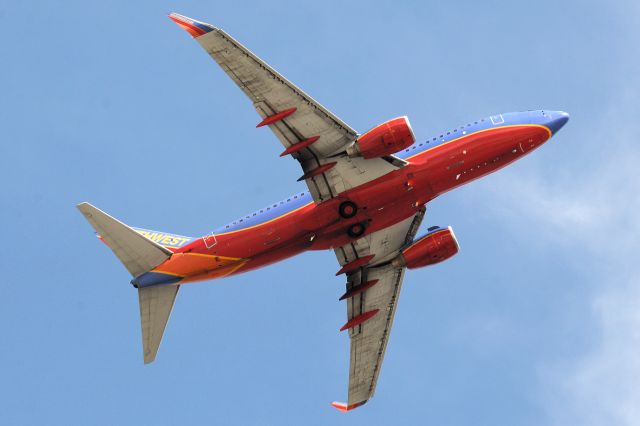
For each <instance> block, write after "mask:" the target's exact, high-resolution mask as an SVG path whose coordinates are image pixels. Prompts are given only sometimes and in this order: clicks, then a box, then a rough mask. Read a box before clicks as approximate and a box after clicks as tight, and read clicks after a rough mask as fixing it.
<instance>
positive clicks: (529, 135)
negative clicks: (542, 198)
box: [78, 14, 569, 411]
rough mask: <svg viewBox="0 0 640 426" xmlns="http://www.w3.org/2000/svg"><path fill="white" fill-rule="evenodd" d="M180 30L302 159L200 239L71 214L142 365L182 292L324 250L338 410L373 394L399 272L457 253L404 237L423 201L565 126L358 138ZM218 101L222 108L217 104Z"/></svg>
mask: <svg viewBox="0 0 640 426" xmlns="http://www.w3.org/2000/svg"><path fill="white" fill-rule="evenodd" d="M170 18H171V19H172V20H173V21H175V22H176V23H177V24H178V25H180V26H181V27H182V28H183V29H185V30H186V31H187V32H188V33H189V34H190V35H191V36H192V37H193V38H194V39H195V40H196V41H197V42H198V43H200V45H201V46H202V47H203V48H204V49H205V51H206V52H207V53H208V54H209V55H210V56H211V57H212V58H213V60H214V61H216V62H217V63H218V65H220V67H221V68H222V70H223V71H224V72H225V73H226V74H227V75H228V76H229V77H231V79H232V80H233V82H234V83H236V85H237V86H238V87H239V88H240V89H241V90H242V91H243V92H244V94H245V95H247V96H248V97H249V99H250V100H251V102H252V103H253V106H254V107H255V109H256V111H257V112H258V114H259V115H260V117H261V121H260V122H259V123H258V125H257V127H263V126H264V127H268V128H269V129H270V130H271V131H272V132H273V133H274V134H275V136H276V137H277V139H278V140H279V141H280V143H282V145H283V148H284V151H282V154H281V156H290V157H292V158H293V159H295V160H297V161H298V162H299V163H300V167H301V168H302V175H301V176H300V177H299V178H298V180H299V181H304V182H305V183H306V186H307V189H308V190H307V191H304V192H298V193H296V194H293V195H291V196H290V197H288V198H287V199H284V200H282V201H276V202H274V203H271V204H269V205H268V206H265V207H263V208H261V209H259V210H257V211H255V212H252V213H249V214H247V215H245V216H243V217H241V218H238V219H236V220H234V221H232V222H231V223H228V224H226V225H223V226H221V227H219V228H217V229H215V230H214V231H213V232H210V233H208V234H206V235H204V236H202V237H196V238H192V237H186V236H182V235H175V234H171V233H166V232H157V231H151V230H147V229H141V228H133V227H129V226H127V225H125V224H123V223H122V222H120V221H118V220H116V219H114V218H113V217H111V216H109V215H108V214H106V213H104V212H103V211H101V210H99V209H97V208H96V207H94V206H92V205H91V204H89V203H81V204H79V205H78V208H79V209H80V211H81V212H82V214H83V215H84V216H85V217H86V219H87V220H88V221H89V223H90V224H91V225H92V226H93V227H94V228H95V230H96V232H97V234H98V236H99V238H100V239H101V240H102V241H104V242H105V243H106V244H107V245H108V246H109V247H110V248H111V250H112V251H113V252H114V253H115V255H116V256H117V257H118V258H119V259H120V261H121V262H122V263H123V264H124V266H125V267H126V268H127V270H128V271H129V272H130V273H131V275H132V276H133V279H132V280H131V283H132V284H133V286H134V287H135V288H136V289H137V291H138V296H139V303H140V316H141V322H142V340H143V351H144V362H145V363H149V362H152V361H154V359H155V358H156V354H157V351H158V347H159V345H160V341H161V339H162V335H163V333H164V330H165V327H166V324H167V321H168V318H169V314H170V313H171V310H172V307H173V304H174V301H175V299H176V296H177V294H178V290H179V289H180V288H181V286H183V285H185V284H189V283H193V282H196V281H204V280H211V279H217V278H223V277H227V276H230V275H233V274H239V273H242V272H247V271H251V270H254V269H257V268H260V267H263V266H266V265H268V264H271V263H274V262H278V261H280V260H283V259H286V258H289V257H291V256H295V255H297V254H299V253H302V252H304V251H307V250H333V251H334V252H335V255H336V258H337V260H338V263H339V264H340V267H339V268H338V271H337V273H336V275H340V274H344V276H345V277H346V289H345V292H344V294H343V295H342V296H341V297H340V300H343V301H344V302H345V304H346V308H347V320H346V322H345V324H344V325H343V326H342V328H340V330H341V331H346V332H347V333H348V335H349V338H350V342H351V349H350V350H351V354H350V367H349V389H348V399H347V402H346V403H338V402H334V403H333V404H332V405H333V406H334V407H336V408H338V409H339V410H342V411H349V410H351V409H353V408H356V407H359V406H361V405H363V404H364V403H365V402H367V401H368V400H369V399H370V398H371V397H372V396H373V394H374V391H375V389H376V383H377V380H378V376H379V374H380V368H381V366H382V361H383V358H384V354H385V350H386V347H387V342H388V340H389V334H390V332H391V326H392V323H393V317H394V314H395V311H396V307H397V301H398V296H399V294H400V288H401V286H402V281H403V278H404V274H405V271H406V269H414V268H421V267H424V266H428V265H433V264H436V263H438V262H442V261H444V260H446V259H448V258H450V257H451V256H453V255H455V254H456V253H457V252H458V250H459V246H458V241H457V240H456V237H455V235H454V233H453V230H452V229H451V227H439V226H431V227H429V228H428V229H427V231H426V233H425V234H424V235H422V236H420V237H416V235H417V233H418V228H419V227H420V224H421V223H422V220H423V218H424V216H425V211H426V207H425V206H426V205H427V204H428V203H429V202H430V201H431V200H433V199H434V198H436V197H438V196H439V195H442V194H444V193H445V192H448V191H451V190H452V189H454V188H457V187H459V186H461V185H464V184H466V183H469V182H471V181H473V180H475V179H478V178H480V177H482V176H485V175H487V174H489V173H492V172H494V171H496V170H498V169H500V168H502V167H504V166H506V165H507V164H510V163H512V162H514V161H515V160H518V159H519V158H521V157H523V156H525V155H527V154H529V153H530V152H532V151H533V150H535V149H537V148H538V147H540V146H541V145H542V144H544V143H545V142H546V141H548V140H549V139H550V138H551V137H552V136H554V135H555V133H556V132H558V130H560V128H561V127H562V126H563V125H564V124H565V123H566V122H567V120H568V119H569V115H568V114H567V113H565V112H561V111H547V110H536V111H526V112H513V113H505V114H497V115H492V116H490V117H487V118H484V119H480V120H477V121H471V122H468V123H465V124H463V125H461V126H459V127H457V128H455V129H452V130H449V131H446V132H442V133H440V134H438V135H436V136H434V137H431V138H429V139H426V140H424V139H423V140H421V141H419V142H417V141H416V138H415V136H414V133H413V130H412V129H411V125H410V124H409V120H408V119H407V117H399V118H394V119H392V120H389V121H387V122H385V123H382V124H380V125H378V126H376V127H374V128H373V129H371V130H369V131H368V132H366V133H364V134H359V133H358V132H357V131H356V130H354V129H353V128H351V127H350V126H349V125H348V124H346V123H345V122H344V121H342V120H340V119H339V118H338V117H337V116H336V115H335V114H333V113H331V112H330V111H329V110H328V109H326V108H325V107H323V106H322V105H320V104H319V103H318V102H316V101H315V100H314V99H313V98H311V97H310V96H309V95H307V94H306V93H305V92H303V91H302V90H301V89H300V88H298V87H297V86H296V85H294V84H293V83H291V82H290V81H288V80H287V79H286V78H285V77H283V76H282V75H281V74H279V73H278V72H277V71H276V70H274V69H273V68H271V67H270V66H269V65H268V64H266V63H265V62H264V61H262V60H261V59H260V58H258V57H257V56H256V55H254V54H253V53H252V52H251V51H249V50H248V49H247V48H246V47H244V46H243V45H242V44H240V43H239V42H238V41H236V40H235V39H233V38H232V37H231V36H230V35H229V34H227V33H226V32H224V31H222V30H221V29H219V28H216V27H214V26H212V25H210V24H206V23H203V22H199V21H196V20H194V19H190V18H187V17H185V16H181V15H178V14H171V15H170ZM219 107H222V106H221V105H220V106H219Z"/></svg>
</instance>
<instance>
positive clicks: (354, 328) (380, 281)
mask: <svg viewBox="0 0 640 426" xmlns="http://www.w3.org/2000/svg"><path fill="white" fill-rule="evenodd" d="M424 214H425V209H424V208H423V209H422V210H420V211H419V212H418V213H416V215H415V216H413V217H410V218H408V219H405V220H404V221H402V222H399V223H397V224H395V225H393V226H390V227H388V228H386V229H383V230H380V231H377V232H374V233H372V234H370V235H368V236H367V237H364V238H362V239H360V240H357V241H356V242H354V243H352V244H349V245H347V246H344V247H341V248H339V249H336V250H335V251H336V256H337V257H338V260H339V262H340V264H341V265H342V266H343V269H344V268H347V277H348V278H347V291H346V293H345V294H344V295H343V296H342V297H341V298H340V300H346V302H347V323H346V324H345V325H344V326H343V327H342V329H341V330H345V329H348V330H349V337H350V340H351V356H350V366H349V397H348V400H347V403H339V402H334V403H333V404H332V405H333V406H334V407H336V408H338V409H339V410H341V411H349V410H352V409H354V408H356V407H359V406H361V405H363V404H364V403H365V402H367V400H369V399H370V398H371V397H372V396H373V394H374V392H375V389H376V383H377V381H378V376H379V374H380V368H381V367H382V361H383V359H384V353H385V350H386V348H387V342H388V340H389V334H390V333H391V326H392V325H393V317H394V314H395V311H396V306H397V302H398V297H399V296H400V288H401V287H402V280H403V278H404V272H405V268H404V267H396V266H394V265H392V264H391V262H390V261H391V260H392V259H393V258H395V257H396V256H397V254H398V253H399V251H400V249H401V248H403V247H405V246H407V245H409V244H410V243H411V242H412V241H413V238H414V237H415V234H416V232H417V230H418V227H419V226H420V223H421V222H422V219H423V217H424ZM372 255H373V256H374V257H373V258H371V256H372ZM365 259H370V260H369V262H370V264H368V265H364V266H361V267H357V268H355V269H350V267H349V265H358V264H359V262H361V261H362V260H365Z"/></svg>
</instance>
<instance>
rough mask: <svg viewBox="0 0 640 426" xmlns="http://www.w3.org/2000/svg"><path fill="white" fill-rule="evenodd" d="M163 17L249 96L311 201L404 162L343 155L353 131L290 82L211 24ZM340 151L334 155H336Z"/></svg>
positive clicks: (367, 179) (324, 197)
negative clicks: (295, 168)
mask: <svg viewBox="0 0 640 426" xmlns="http://www.w3.org/2000/svg"><path fill="white" fill-rule="evenodd" d="M169 17H170V18H171V19H172V20H173V21H175V22H176V23H177V24H178V25H180V26H181V27H182V28H184V29H185V30H186V31H187V32H189V33H190V34H191V35H192V36H193V37H194V38H195V39H196V40H197V41H198V43H200V45H201V46H202V47H203V48H204V49H205V50H206V51H207V53H209V55H210V56H211V58H213V60H215V61H216V62H217V63H218V65H220V67H221V68H222V70H223V71H224V72H225V73H226V74H227V75H228V76H229V77H231V79H232V80H233V81H234V83H236V85H237V86H238V87H239V88H240V89H241V90H242V91H243V92H244V94H245V95H247V97H248V98H249V99H250V100H251V102H252V103H253V106H254V107H255V109H256V110H257V112H258V114H259V115H260V116H261V117H262V118H263V121H262V122H261V123H260V124H259V126H262V125H268V126H269V128H271V130H272V131H273V133H274V134H275V135H276V136H277V138H278V139H279V140H280V142H281V143H282V145H283V146H284V147H285V148H286V149H285V151H284V152H283V153H282V155H287V154H290V155H292V156H293V157H294V158H295V159H296V160H298V161H299V162H300V165H301V167H302V170H303V172H304V174H303V175H302V177H301V178H300V179H299V180H305V181H306V183H307V186H308V187H309V191H310V192H311V195H312V196H313V199H314V200H315V201H316V202H317V203H319V202H322V201H324V200H327V199H330V198H333V197H335V196H336V195H338V194H339V193H340V192H343V191H346V190H347V189H350V188H353V187H356V186H359V185H362V184H363V183H366V182H369V181H371V180H374V179H376V178H378V177H380V176H382V175H384V174H387V173H389V172H391V171H393V170H396V169H397V168H399V167H402V166H403V165H404V162H403V161H402V160H400V159H397V158H395V157H393V158H392V157H389V158H388V159H382V158H375V159H370V160H364V159H362V158H349V157H348V156H347V155H345V154H344V151H345V149H346V148H347V147H348V146H349V145H350V144H352V143H353V141H355V140H356V138H357V137H358V133H357V132H356V131H355V130H354V129H352V128H351V127H350V126H349V125H347V124H346V123H345V122H343V121H342V120H340V119H339V118H338V117H337V116H336V115H335V114H333V113H331V112H330V111H329V110H327V109H326V108H325V107H323V106H322V105H320V104H319V103H318V102H317V101H315V100H314V99H313V98H312V97H311V96H309V95H307V94H306V93H305V92H304V91H302V90H301V89H300V88H299V87H297V86H296V85H294V84H293V83H291V82H290V81H289V80H287V79H286V78H285V77H283V76H282V75H281V74H279V73H278V72H277V71H276V70H274V69H273V68H272V67H270V66H269V65H268V64H267V63H266V62H264V61H263V60H261V59H260V58H258V57H257V56H256V55H254V54H253V53H252V52H251V51H250V50H249V49H247V48H246V47H244V46H243V45H242V44H240V43H239V42H238V41H237V40H235V39H233V37H231V36H230V35H229V34H227V33H226V32H224V31H223V30H221V29H219V28H216V27H214V26H213V25H210V24H206V23H204V22H199V21H196V20H194V19H191V18H187V17H185V16H182V15H178V14H176V13H172V14H171V15H169ZM338 154H340V155H338Z"/></svg>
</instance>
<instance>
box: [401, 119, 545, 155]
mask: <svg viewBox="0 0 640 426" xmlns="http://www.w3.org/2000/svg"><path fill="white" fill-rule="evenodd" d="M510 127H540V128H542V129H545V130H546V131H547V132H549V137H551V136H553V133H552V132H551V130H549V128H548V127H547V126H543V125H542V124H510V125H508V126H500V127H492V128H490V129H484V130H478V131H477V132H474V133H469V134H468V135H464V136H460V137H459V138H455V139H451V140H450V141H448V142H445V143H441V144H440V145H436V146H434V147H432V148H429V149H425V150H424V151H420V152H418V153H416V154H414V155H412V156H411V157H407V158H405V161H408V160H411V159H412V158H414V157H417V156H418V155H422V154H425V153H427V152H429V151H432V150H434V149H438V148H441V147H443V146H445V145H448V144H450V143H452V142H456V141H459V140H460V139H464V138H468V137H469V136H474V135H477V134H478V133H484V132H490V131H492V130H496V129H507V128H510Z"/></svg>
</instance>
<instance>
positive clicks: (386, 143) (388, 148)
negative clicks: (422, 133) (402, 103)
mask: <svg viewBox="0 0 640 426" xmlns="http://www.w3.org/2000/svg"><path fill="white" fill-rule="evenodd" d="M415 141H416V138H415V136H414V135H413V130H412V129H411V124H409V119H408V118H407V117H406V116H405V117H398V118H394V119H393V120H389V121H387V122H385V123H382V124H380V125H379V126H377V127H374V128H373V129H371V130H369V131H368V132H367V133H365V134H364V135H362V136H360V137H359V138H358V140H357V141H356V142H355V143H354V144H353V145H351V146H350V147H349V148H347V154H349V156H350V157H358V156H361V157H363V158H365V159H369V158H377V157H384V156H385V155H391V154H393V153H395V152H398V151H400V150H402V149H405V148H407V147H409V146H411V145H413V143H414V142H415Z"/></svg>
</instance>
